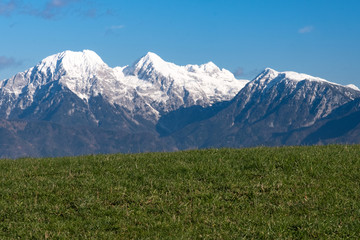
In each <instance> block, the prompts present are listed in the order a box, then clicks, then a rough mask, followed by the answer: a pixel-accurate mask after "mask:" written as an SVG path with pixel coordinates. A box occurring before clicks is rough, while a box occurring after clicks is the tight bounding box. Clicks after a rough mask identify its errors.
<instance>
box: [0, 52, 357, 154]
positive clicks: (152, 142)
mask: <svg viewBox="0 0 360 240" xmlns="http://www.w3.org/2000/svg"><path fill="white" fill-rule="evenodd" d="M359 108H360V91H359V89H358V88H357V87H355V86H354V85H348V86H343V85H340V84H336V83H332V82H329V81H326V80H324V79H321V78H317V77H312V76H309V75H306V74H301V73H296V72H277V71H275V70H273V69H270V68H267V69H265V70H264V71H263V72H261V73H260V74H259V75H258V76H257V77H256V78H255V79H253V80H251V81H248V80H239V79H236V78H235V77H234V75H233V74H232V73H231V72H230V71H228V70H226V69H220V68H219V67H217V66H216V65H215V64H214V63H212V62H209V63H206V64H203V65H186V66H178V65H176V64H173V63H169V62H166V61H164V60H163V59H161V58H160V57H159V56H158V55H156V54H155V53H147V54H146V55H145V56H144V57H142V58H140V59H139V60H137V61H136V62H135V63H134V64H132V65H129V66H125V67H115V68H111V67H109V66H108V65H107V64H106V63H104V62H103V61H102V59H101V58H100V57H99V56H98V55H97V54H96V53H95V52H93V51H90V50H84V51H82V52H72V51H65V52H61V53H58V54H55V55H52V56H49V57H47V58H45V59H43V60H42V61H40V62H39V63H38V64H37V65H36V66H34V67H33V68H30V69H28V70H26V71H24V72H21V73H18V74H16V75H15V76H13V77H12V78H9V79H5V80H2V81H0V133H1V134H0V157H2V158H6V157H7V158H18V157H25V156H31V157H40V156H41V157H44V156H67V155H82V154H95V153H116V152H124V153H129V152H147V151H176V150H182V149H194V148H210V147H251V146H259V145H267V146H281V145H304V144H305V145H307V144H329V143H360V136H359V133H360V125H359V123H360V109H359Z"/></svg>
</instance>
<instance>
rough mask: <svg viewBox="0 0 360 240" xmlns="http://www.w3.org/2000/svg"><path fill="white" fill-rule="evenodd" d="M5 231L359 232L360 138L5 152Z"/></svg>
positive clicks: (0, 208) (214, 235)
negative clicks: (161, 149)
mask: <svg viewBox="0 0 360 240" xmlns="http://www.w3.org/2000/svg"><path fill="white" fill-rule="evenodd" d="M0 194H1V197H0V238H1V239H7V238H9V239H13V238H19V239H20V238H21V239H30V238H34V239H57V238H67V239H90V238H104V239H119V238H120V239H132V238H136V239H239V238H240V239H241V238H250V239H251V238H252V239H289V238H296V239H301V238H306V239H308V238H320V239H336V238H350V239H358V238H359V236H360V146H322V147H318V146H314V147H282V148H265V147H260V148H250V149H236V150H235V149H211V150H200V151H197V150H196V151H185V152H176V153H148V154H126V155H123V154H118V155H97V156H84V157H69V158H56V159H18V160H0Z"/></svg>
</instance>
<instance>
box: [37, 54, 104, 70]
mask: <svg viewBox="0 0 360 240" xmlns="http://www.w3.org/2000/svg"><path fill="white" fill-rule="evenodd" d="M104 66H107V65H106V64H105V63H104V62H103V60H102V59H101V58H100V57H99V56H98V55H97V54H96V53H95V52H93V51H90V50H84V51H82V52H73V51H64V52H61V53H58V54H54V55H51V56H49V57H47V58H45V59H43V60H42V61H41V62H40V63H39V64H37V65H36V68H37V69H38V70H39V71H41V72H51V73H55V72H56V71H58V70H60V69H62V70H65V71H70V72H72V73H74V72H82V73H85V72H92V71H96V70H97V69H99V68H100V67H104Z"/></svg>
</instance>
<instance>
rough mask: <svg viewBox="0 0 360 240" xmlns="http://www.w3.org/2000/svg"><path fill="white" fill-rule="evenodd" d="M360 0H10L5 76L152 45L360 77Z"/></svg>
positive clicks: (233, 65)
mask: <svg viewBox="0 0 360 240" xmlns="http://www.w3.org/2000/svg"><path fill="white" fill-rule="evenodd" d="M359 13H360V1H358V0H346V1H344V0H339V1H338V0H327V1H325V0H311V1H310V0H243V1H242V0H127V1H125V0H123V1H122V0H117V1H109V0H103V1H96V0H37V1H29V0H28V1H26V0H0V29H1V34H0V79H4V78H8V77H10V76H11V75H13V74H15V73H17V72H19V71H23V70H25V69H27V68H30V67H32V66H34V65H35V64H36V63H37V62H39V61H40V60H41V59H43V58H45V57H47V56H49V55H51V54H54V53H58V52H61V51H64V50H73V51H79V50H83V49H91V50H94V51H95V52H97V53H98V54H99V55H100V56H101V57H102V59H103V60H104V61H105V62H106V63H107V64H109V65H110V66H112V67H115V66H124V65H127V64H131V63H132V62H134V61H135V60H136V59H138V58H139V57H141V56H143V55H145V54H146V53H147V52H149V51H152V52H155V53H157V54H158V55H160V56H161V57H162V58H163V59H164V60H167V61H170V62H174V63H176V64H178V65H185V64H202V63H206V62H209V61H213V62H214V63H215V64H217V65H218V66H219V67H222V68H226V69H228V70H230V71H233V72H235V73H236V74H237V76H238V77H239V78H245V79H251V78H253V77H254V76H255V75H256V74H257V73H259V72H260V71H262V70H263V69H264V68H266V67H271V68H274V69H275V70H278V71H288V70H291V71H297V72H303V73H307V74H310V75H314V76H318V77H322V78H325V79H327V80H329V81H333V82H337V83H341V84H350V83H354V84H355V85H357V86H360V74H359V70H360V14H359Z"/></svg>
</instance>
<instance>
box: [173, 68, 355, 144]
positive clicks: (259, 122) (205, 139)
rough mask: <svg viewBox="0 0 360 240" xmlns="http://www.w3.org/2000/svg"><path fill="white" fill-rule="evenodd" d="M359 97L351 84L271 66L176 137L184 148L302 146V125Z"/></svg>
mask: <svg viewBox="0 0 360 240" xmlns="http://www.w3.org/2000/svg"><path fill="white" fill-rule="evenodd" d="M359 97H360V91H358V90H355V89H353V88H351V87H348V86H342V85H339V84H336V83H332V82H328V81H326V80H324V79H321V78H317V77H312V76H309V75H306V74H300V73H295V72H277V71H275V70H273V69H270V68H267V69H265V70H264V71H263V72H262V73H260V74H259V75H258V76H257V77H256V78H255V79H254V80H252V81H251V82H249V83H248V84H247V85H246V86H245V87H244V88H243V89H242V90H241V91H240V92H239V94H238V95H237V96H236V97H235V98H234V100H233V101H232V103H231V104H230V105H229V106H227V107H226V108H224V109H222V110H221V111H219V112H218V113H217V114H216V115H215V116H212V117H211V118H209V119H206V120H203V121H201V122H200V123H194V124H191V125H188V126H186V127H185V128H184V129H183V130H181V131H177V132H176V133H175V136H174V138H176V139H181V141H179V142H178V144H179V145H181V144H184V145H182V147H183V148H193V147H195V146H194V144H196V146H200V147H224V146H227V147H241V146H257V145H283V144H301V140H300V139H303V136H301V137H300V135H301V134H300V129H302V128H306V127H309V126H312V125H313V124H314V123H315V122H317V121H319V120H321V119H324V118H326V117H327V116H329V114H331V113H332V112H333V111H334V110H335V109H337V108H339V107H340V106H342V105H344V104H346V103H349V102H351V101H354V99H356V98H359ZM294 131H295V132H296V131H298V133H294V134H292V135H291V137H289V138H285V137H284V136H285V135H286V134H288V133H289V132H294ZM286 136H288V135H286Z"/></svg>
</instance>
